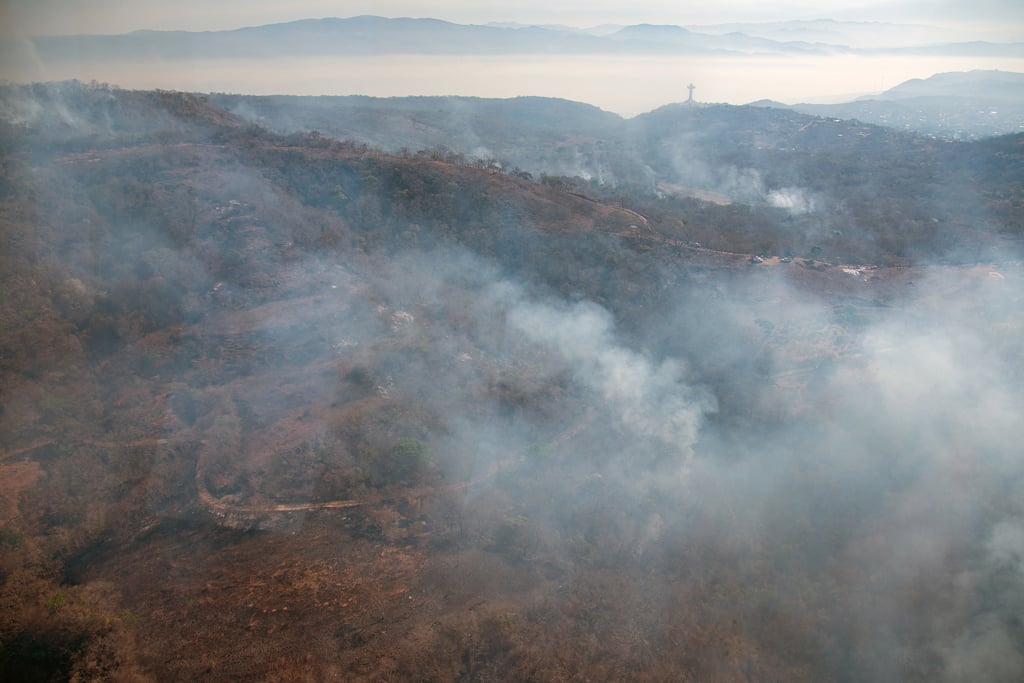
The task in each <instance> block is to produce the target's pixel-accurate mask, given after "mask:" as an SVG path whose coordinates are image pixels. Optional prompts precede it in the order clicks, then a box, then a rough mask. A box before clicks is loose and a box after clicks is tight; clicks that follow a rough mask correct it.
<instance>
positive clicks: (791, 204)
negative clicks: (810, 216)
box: [767, 187, 818, 216]
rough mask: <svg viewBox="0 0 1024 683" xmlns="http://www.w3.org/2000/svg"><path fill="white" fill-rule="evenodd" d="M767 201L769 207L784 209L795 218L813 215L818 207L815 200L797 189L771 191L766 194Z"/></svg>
mask: <svg viewBox="0 0 1024 683" xmlns="http://www.w3.org/2000/svg"><path fill="white" fill-rule="evenodd" d="M767 201H768V205H769V206H774V207H775V208H777V209H785V210H786V211H788V212H789V213H791V214H793V215H795V216H799V215H802V214H805V213H813V212H814V211H816V210H817V207H818V202H817V201H816V200H815V198H814V197H813V196H811V195H809V194H808V193H807V192H805V191H804V190H802V189H800V188H798V187H783V188H779V189H778V190H771V191H769V192H768V196H767Z"/></svg>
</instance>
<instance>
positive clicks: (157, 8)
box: [0, 0, 1024, 35]
mask: <svg viewBox="0 0 1024 683" xmlns="http://www.w3.org/2000/svg"><path fill="white" fill-rule="evenodd" d="M359 14H375V15H380V16H387V17H399V16H411V17H436V18H439V19H446V20H449V21H454V22H459V23H485V22H489V21H515V22H523V23H563V24H568V25H572V26H580V27H585V26H594V25H598V24H603V23H619V24H631V23H645V22H646V23H672V24H681V25H694V24H702V23H717V22H732V21H771V20H785V19H820V18H834V19H847V20H857V21H896V22H917V23H929V24H948V23H950V22H955V23H957V24H959V25H965V24H968V23H969V24H973V25H981V24H999V25H1001V26H1002V27H1003V28H1005V27H1006V25H1007V24H1020V25H1024V2H1021V0H887V1H882V2H878V1H874V2H872V1H870V0H867V1H862V2H857V1H856V0H780V1H778V2H774V3H765V2H763V1H762V0H716V1H715V2H713V3H712V2H707V0H704V1H702V2H694V1H692V0H634V1H632V2H626V1H624V0H561V1H560V2H551V0H516V1H515V2H509V1H506V0H501V1H498V2H491V1H487V0H441V1H438V0H427V1H417V0H294V1H291V2H281V1H280V0H173V1H171V2H168V1H167V0H0V26H2V27H3V29H2V30H3V31H5V32H7V33H16V34H21V35H41V34H57V33H122V32H126V31H132V30H136V29H144V28H150V29H187V30H210V29H228V28H238V27H241V26H253V25H259V24H266V23H274V22H279V21H290V20H294V19H304V18H310V17H327V16H332V17H348V16H354V15H359Z"/></svg>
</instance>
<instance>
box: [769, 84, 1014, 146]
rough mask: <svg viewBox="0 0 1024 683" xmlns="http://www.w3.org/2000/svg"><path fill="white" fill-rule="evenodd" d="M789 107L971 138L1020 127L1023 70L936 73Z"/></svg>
mask: <svg viewBox="0 0 1024 683" xmlns="http://www.w3.org/2000/svg"><path fill="white" fill-rule="evenodd" d="M777 106H782V107H785V106H786V105H777ZM791 108H792V109H794V110H796V111H800V112H803V113H805V114H812V115H816V116H829V117H838V118H844V119H858V120H860V121H863V122H865V123H873V124H876V125H882V126H888V127H890V128H896V129H898V130H906V131H913V132H917V133H924V134H930V135H933V136H941V137H943V138H949V139H956V140H973V139H979V138H984V137H991V136H997V135H1006V134H1010V133H1020V132H1021V131H1022V126H1024V74H1019V73H1013V72H1006V71H982V70H978V71H966V72H949V73H940V74H935V75H934V76H932V77H930V78H925V79H913V80H910V81H906V82H904V83H901V84H899V85H897V86H895V87H893V88H890V89H888V90H886V91H885V92H883V93H880V94H879V95H878V96H877V97H871V98H863V99H861V100H857V101H854V102H847V103H843V104H796V105H793V107H791Z"/></svg>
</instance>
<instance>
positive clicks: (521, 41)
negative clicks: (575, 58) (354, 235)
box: [31, 16, 1024, 61]
mask: <svg viewBox="0 0 1024 683" xmlns="http://www.w3.org/2000/svg"><path fill="white" fill-rule="evenodd" d="M729 28H731V27H728V26H726V27H721V26H719V27H706V28H705V30H704V31H697V30H688V29H686V28H683V27H681V26H672V25H651V24H639V25H635V26H625V27H621V28H618V27H614V26H606V27H596V28H595V29H591V30H578V29H570V28H567V27H560V26H519V25H506V24H501V25H493V24H492V25H467V24H455V23H451V22H447V21H441V20H438V19H410V18H400V19H389V18H384V17H377V16H358V17H351V18H347V19H338V18H326V19H304V20H300V21H293V22H288V23H282V24H269V25H266V26H255V27H248V28H240V29H235V30H229V31H203V32H189V31H136V32H133V33H127V34H121V35H72V36H39V37H35V38H32V39H31V42H32V44H33V47H34V48H35V50H36V51H37V53H38V54H39V56H40V57H41V58H42V59H43V60H46V61H61V60H89V59H131V60H154V59H185V58H188V59H202V58H225V57H231V58H244V57H266V56H280V57H287V56H310V55H329V54H337V55H377V54H707V53H711V54H722V53H737V54H833V53H836V52H850V53H863V52H874V51H878V50H892V49H900V50H910V51H927V52H929V53H941V54H946V53H950V54H959V55H986V56H1024V43H991V42H980V41H963V42H949V41H948V40H945V39H946V38H949V37H951V36H952V37H954V38H955V34H948V33H946V34H943V33H935V32H927V31H925V30H923V28H922V27H905V28H906V30H905V32H904V33H905V35H907V36H908V40H907V41H906V42H902V43H897V42H895V38H893V36H897V35H898V34H899V30H900V28H901V27H898V26H897V25H889V24H886V25H879V26H875V25H872V26H871V27H870V28H871V30H873V31H876V35H879V36H888V38H885V39H883V40H881V42H879V41H877V40H876V41H874V42H872V41H870V40H868V38H867V37H866V36H867V33H865V31H866V30H867V29H865V28H864V27H863V26H860V25H857V24H852V23H851V24H847V23H841V22H808V23H807V24H805V25H799V26H789V25H779V24H775V25H770V26H769V27H768V28H767V29H762V30H760V31H758V30H757V29H756V28H755V27H754V26H753V25H751V26H748V25H742V26H740V27H738V28H740V29H742V30H728V29H729ZM927 37H930V38H931V39H932V41H933V42H922V41H923V40H927ZM936 39H938V42H934V41H935V40H936Z"/></svg>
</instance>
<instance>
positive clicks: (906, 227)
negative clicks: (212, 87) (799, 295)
mask: <svg viewBox="0 0 1024 683" xmlns="http://www.w3.org/2000/svg"><path fill="white" fill-rule="evenodd" d="M211 102H214V103H216V104H218V105H220V106H223V107H225V108H227V109H228V110H230V111H232V112H233V113H235V114H236V115H238V116H240V117H244V118H246V119H248V120H250V121H253V122H255V123H259V124H260V125H264V126H267V127H269V128H271V129H273V130H277V131H280V132H283V133H294V132H308V131H318V132H320V133H322V134H323V135H326V136H330V137H335V138H339V139H347V140H353V141H358V142H360V143H363V144H368V145H371V146H373V147H377V148H380V149H382V150H384V151H387V152H392V153H396V152H400V151H402V150H403V149H404V150H406V151H408V150H420V149H429V150H434V151H435V152H437V153H438V154H442V155H445V156H452V154H453V153H454V155H455V156H462V157H465V158H468V159H469V160H474V161H479V162H480V163H481V164H485V165H486V164H494V165H497V166H498V167H500V168H504V169H506V170H522V171H526V172H527V173H530V174H533V175H534V176H566V177H568V178H577V181H576V182H580V183H581V189H583V188H584V187H585V188H586V189H585V191H586V192H590V193H596V194H602V193H605V194H607V192H608V190H609V188H620V189H621V190H622V193H623V194H625V195H628V196H631V198H630V199H628V200H627V201H633V202H635V201H636V197H638V196H655V195H661V196H662V197H663V198H665V199H666V201H667V202H668V203H670V204H671V203H672V202H673V201H677V200H686V199H688V198H689V199H693V198H697V199H702V198H703V199H707V198H708V197H711V198H713V199H714V201H716V202H718V203H719V204H721V203H730V202H731V203H737V204H743V205H746V206H748V207H750V208H749V211H750V212H752V214H753V215H752V216H751V218H750V219H749V222H750V223H752V224H754V225H756V226H757V233H758V236H757V238H756V239H751V238H750V237H746V238H741V237H740V235H741V234H743V233H749V231H750V230H749V227H750V226H748V225H743V224H741V223H739V222H738V219H737V216H736V208H723V207H715V206H701V207H699V208H698V207H694V206H692V204H691V205H683V204H676V205H673V206H672V208H670V209H667V208H666V209H665V210H668V211H673V212H676V213H677V214H682V218H683V220H684V221H685V220H686V214H687V213H688V212H691V211H693V210H694V209H697V210H699V211H700V212H701V213H702V215H703V216H705V218H703V219H702V222H704V223H706V224H708V225H714V226H715V229H714V232H710V231H709V230H701V229H699V228H697V226H694V228H695V229H694V230H692V232H691V233H690V234H689V236H688V239H689V240H690V241H697V242H701V243H704V244H714V245H716V248H722V249H725V250H733V251H741V252H764V253H765V254H771V255H778V256H786V255H789V256H809V255H811V250H814V254H815V255H823V256H825V257H827V258H829V259H831V260H834V261H856V262H872V263H896V262H900V261H901V260H903V259H907V258H919V259H925V260H932V259H936V258H944V259H952V260H968V261H970V260H977V259H978V258H987V257H988V256H987V255H988V254H990V253H992V251H991V250H992V249H998V248H1000V247H1001V245H1002V244H1003V241H1004V239H1005V237H1006V236H1013V237H1017V236H1019V235H1020V231H1021V229H1022V228H1024V226H1022V224H1021V215H1022V213H1021V210H1020V207H1021V206H1022V204H1021V202H1022V200H1024V196H1022V194H1021V185H1020V182H1019V181H1020V178H1022V177H1024V165H1022V162H1024V159H1022V158H1021V155H1020V145H1019V144H1017V142H1016V140H1017V139H1015V138H1004V139H1003V140H1002V141H1000V142H997V143H996V144H997V145H999V146H1000V147H1002V148H1003V151H1002V152H1001V153H1000V154H999V155H998V159H999V160H998V162H997V161H995V157H992V156H991V152H990V148H989V147H986V146H985V145H983V144H980V143H979V144H974V143H972V144H963V143H958V144H949V143H944V142H938V141H936V140H934V139H930V138H926V137H922V136H917V135H913V134H908V133H903V132H899V131H894V130H891V129H887V128H883V127H879V126H874V125H868V124H864V123H860V122H858V121H844V120H838V119H834V118H823V117H821V116H809V115H806V114H798V113H795V112H790V111H785V110H778V109H765V108H761V107H731V106H727V105H710V106H704V105H701V106H688V105H669V106H666V107H662V108H660V109H658V110H655V111H653V112H649V113H647V114H643V115H640V116H637V117H635V118H633V119H629V120H625V119H622V118H620V117H618V116H616V115H614V114H609V113H607V112H602V111H601V110H599V109H596V108H593V107H589V106H587V105H583V104H578V103H572V102H567V101H563V100H549V99H541V98H516V99H511V100H488V99H477V98H456V97H451V98H394V99H390V98H387V99H383V98H362V97H360V98H355V97H353V98H330V97H317V98H307V97H246V96H230V95H215V96H212V97H211ZM563 181H564V179H563ZM743 220H744V221H746V220H747V219H746V218H744V219H743ZM966 231H970V232H974V233H976V234H975V236H974V237H972V239H971V240H968V241H966V242H965V241H964V240H963V239H962V235H963V234H964V233H965V232H966ZM866 237H870V239H865V238H866ZM737 240H742V242H740V241H737Z"/></svg>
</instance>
